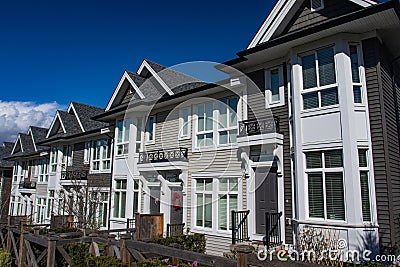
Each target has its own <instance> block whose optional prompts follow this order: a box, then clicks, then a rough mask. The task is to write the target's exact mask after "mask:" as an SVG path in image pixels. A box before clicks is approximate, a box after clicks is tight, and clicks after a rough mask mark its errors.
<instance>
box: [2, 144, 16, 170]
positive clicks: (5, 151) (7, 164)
mask: <svg viewBox="0 0 400 267" xmlns="http://www.w3.org/2000/svg"><path fill="white" fill-rule="evenodd" d="M13 146H14V143H11V142H4V143H3V145H2V146H0V168H11V167H12V166H13V162H12V161H8V160H4V158H6V157H9V156H11V151H12V149H13Z"/></svg>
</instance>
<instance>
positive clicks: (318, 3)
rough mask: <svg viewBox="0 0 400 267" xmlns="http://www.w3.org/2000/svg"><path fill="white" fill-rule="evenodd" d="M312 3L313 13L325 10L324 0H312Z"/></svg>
mask: <svg viewBox="0 0 400 267" xmlns="http://www.w3.org/2000/svg"><path fill="white" fill-rule="evenodd" d="M310 2H311V5H310V6H311V11H318V10H321V9H323V8H324V1H323V0H310Z"/></svg>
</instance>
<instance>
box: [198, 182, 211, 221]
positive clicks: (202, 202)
mask: <svg viewBox="0 0 400 267" xmlns="http://www.w3.org/2000/svg"><path fill="white" fill-rule="evenodd" d="M212 190H213V179H196V226H199V227H204V228H212V192H213V191H212Z"/></svg>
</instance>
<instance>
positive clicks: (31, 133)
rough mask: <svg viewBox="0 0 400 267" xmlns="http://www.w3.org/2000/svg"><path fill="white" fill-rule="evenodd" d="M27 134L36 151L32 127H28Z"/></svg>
mask: <svg viewBox="0 0 400 267" xmlns="http://www.w3.org/2000/svg"><path fill="white" fill-rule="evenodd" d="M27 134H28V135H30V136H31V139H32V144H33V147H34V148H35V151H36V152H37V148H36V144H35V138H34V137H33V131H32V127H29V130H28V133H27Z"/></svg>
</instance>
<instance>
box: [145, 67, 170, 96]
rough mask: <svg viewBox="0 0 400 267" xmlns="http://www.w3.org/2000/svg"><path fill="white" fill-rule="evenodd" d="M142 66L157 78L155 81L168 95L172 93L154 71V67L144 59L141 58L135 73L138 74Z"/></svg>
mask: <svg viewBox="0 0 400 267" xmlns="http://www.w3.org/2000/svg"><path fill="white" fill-rule="evenodd" d="M144 68H146V69H147V70H148V71H149V72H150V73H151V75H152V76H153V77H154V78H155V79H156V80H157V82H158V83H159V84H160V85H161V86H162V88H164V90H165V91H166V92H167V93H168V94H169V95H174V92H172V90H171V89H170V88H169V87H168V85H167V84H166V83H165V82H164V81H163V80H162V79H161V77H160V76H159V75H158V74H157V72H155V71H154V69H153V68H152V67H151V66H150V65H149V63H147V61H146V60H143V62H142V64H141V65H140V67H139V69H138V71H137V73H138V74H139V75H140V74H141V73H142V71H143V69H144Z"/></svg>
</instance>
